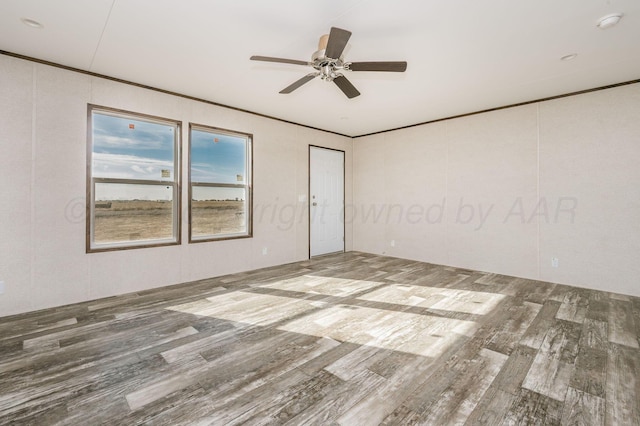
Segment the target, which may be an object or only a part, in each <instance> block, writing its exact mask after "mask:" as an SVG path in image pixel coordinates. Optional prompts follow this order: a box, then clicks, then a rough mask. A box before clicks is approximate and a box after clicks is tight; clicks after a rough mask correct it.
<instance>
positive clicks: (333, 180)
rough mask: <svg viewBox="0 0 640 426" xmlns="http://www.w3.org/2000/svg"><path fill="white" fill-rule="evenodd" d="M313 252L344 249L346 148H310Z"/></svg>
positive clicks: (314, 253)
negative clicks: (342, 149)
mask: <svg viewBox="0 0 640 426" xmlns="http://www.w3.org/2000/svg"><path fill="white" fill-rule="evenodd" d="M309 209H310V210H309V218H310V232H309V234H310V235H309V244H310V248H309V253H310V254H311V256H319V255H321V254H327V253H335V252H340V251H344V151H336V150H333V149H325V148H318V147H315V146H311V147H309Z"/></svg>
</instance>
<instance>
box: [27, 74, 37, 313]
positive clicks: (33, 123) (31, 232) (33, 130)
mask: <svg viewBox="0 0 640 426" xmlns="http://www.w3.org/2000/svg"><path fill="white" fill-rule="evenodd" d="M37 77H38V66H37V65H36V64H33V71H32V74H31V78H32V82H31V176H30V182H29V185H30V188H29V189H30V192H31V197H30V200H29V201H30V212H29V214H30V217H29V221H30V225H31V226H30V227H29V250H30V252H31V258H30V259H29V263H30V266H31V267H30V268H29V289H30V293H33V292H32V291H31V290H33V289H34V288H35V266H36V247H35V231H34V229H35V224H36V208H35V204H36V194H35V193H36V138H37V132H36V127H37V126H36V122H37V115H36V114H37V97H38V96H37V94H38V83H37V81H38V78H37ZM29 306H30V310H31V311H32V310H34V307H35V306H36V305H35V303H34V300H33V298H31V297H30V298H29Z"/></svg>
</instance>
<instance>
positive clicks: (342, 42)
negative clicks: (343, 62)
mask: <svg viewBox="0 0 640 426" xmlns="http://www.w3.org/2000/svg"><path fill="white" fill-rule="evenodd" d="M349 37H351V31H347V30H343V29H340V28H336V27H331V32H329V40H328V41H327V48H326V50H325V52H324V55H325V56H326V57H327V58H331V59H339V58H340V56H342V52H343V51H344V48H345V47H347V42H348V41H349Z"/></svg>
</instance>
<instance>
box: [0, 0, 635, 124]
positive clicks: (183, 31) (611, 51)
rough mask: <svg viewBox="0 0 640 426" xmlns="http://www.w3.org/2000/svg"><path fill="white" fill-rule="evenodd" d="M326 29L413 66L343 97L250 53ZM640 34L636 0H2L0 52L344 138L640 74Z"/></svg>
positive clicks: (303, 41) (304, 56)
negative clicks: (31, 23)
mask: <svg viewBox="0 0 640 426" xmlns="http://www.w3.org/2000/svg"><path fill="white" fill-rule="evenodd" d="M613 12H622V13H624V15H625V16H624V18H623V19H622V20H621V21H620V23H619V24H618V25H617V26H615V27H613V28H610V29H607V30H600V29H598V28H597V27H596V21H597V20H598V18H600V17H601V16H603V15H606V14H609V13H613ZM21 18H30V19H33V20H36V21H39V22H41V23H42V24H43V25H44V28H42V29H34V28H30V27H28V26H26V25H24V24H23V23H22V22H21V20H20V19H21ZM332 26H336V27H339V28H344V29H347V30H349V31H351V32H352V33H353V35H352V36H351V39H350V42H349V45H348V46H347V49H346V52H345V59H346V60H347V61H354V62H355V61H385V60H386V61H399V60H406V61H407V62H408V68H407V71H406V72H405V73H375V72H348V73H346V76H347V78H349V80H350V81H351V82H352V83H353V85H354V86H355V87H356V88H357V89H358V90H359V91H360V92H361V93H362V95H361V96H359V97H357V98H354V99H351V100H349V99H347V98H346V97H345V96H344V95H343V94H342V92H340V90H339V89H338V87H336V86H335V85H334V84H331V83H327V82H324V81H322V80H320V79H315V80H313V81H311V82H309V83H307V84H306V85H304V86H302V87H301V88H299V89H298V90H296V91H295V92H293V93H292V94H289V95H281V94H278V92H279V91H280V90H281V89H283V88H284V87H286V86H288V85H289V84H290V83H292V82H294V81H296V80H297V79H299V78H300V77H302V76H304V75H305V74H307V73H309V72H311V71H312V69H311V68H307V67H304V66H298V65H290V64H274V63H264V62H255V61H250V60H249V57H250V56H251V55H263V56H277V57H284V58H289V59H298V60H304V61H307V60H310V59H311V54H312V53H313V52H314V51H315V50H316V49H317V43H318V38H319V37H320V36H321V35H322V34H325V33H328V32H329V29H330V27H332ZM639 41H640V1H638V0H562V1H558V0H519V1H514V0H482V1H478V0H448V1H445V0H439V1H435V0H396V1H393V2H392V1H384V0H359V1H358V0H322V1H313V2H312V1H303V0H268V1H267V0H263V1H259V0H254V1H248V0H244V1H243V0H235V1H234V0H182V1H177V0H173V1H170V0H91V1H86V0H56V1H51V0H2V1H1V2H0V50H4V51H7V52H11V53H15V54H20V55H26V56H29V57H33V58H37V59H41V60H45V61H51V62H54V63H57V64H61V65H65V66H69V67H74V68H78V69H81V70H86V71H90V72H94V73H98V74H103V75H107V76H110V77H115V78H119V79H123V80H127V81H131V82H135V83H140V84H144V85H148V86H152V87H156V88H160V89H164V90H169V91H173V92H177V93H181V94H185V95H189V96H194V97H197V98H201V99H205V100H208V101H212V102H216V103H220V104H225V105H229V106H232V107H235V108H240V109H245V110H249V111H252V112H256V113H260V114H265V115H269V116H272V117H277V118H280V119H284V120H287V121H292V122H295V123H300V124H303V125H307V126H312V127H316V128H320V129H324V130H329V131H333V132H337V133H341V134H344V135H349V136H358V135H363V134H368V133H373V132H377V131H383V130H388V129H393V128H398V127H402V126H407V125H412V124H416V123H422V122H426V121H431V120H436V119H440V118H445V117H451V116H455V115H460V114H465V113H469V112H475V111H480V110H485V109H490V108H496V107H500V106H505V105H510V104H515V103H520V102H525V101H531V100H536V99H541V98H546V97H551V96H556V95H561V94H566V93H571V92H575V91H580V90H585V89H591V88H596V87H601V86H605V85H609V84H615V83H620V82H626V81H630V80H635V79H638V78H640V47H639ZM571 53H577V54H578V56H577V57H576V58H575V59H574V60H571V61H561V60H560V57H562V56H564V55H567V54H571Z"/></svg>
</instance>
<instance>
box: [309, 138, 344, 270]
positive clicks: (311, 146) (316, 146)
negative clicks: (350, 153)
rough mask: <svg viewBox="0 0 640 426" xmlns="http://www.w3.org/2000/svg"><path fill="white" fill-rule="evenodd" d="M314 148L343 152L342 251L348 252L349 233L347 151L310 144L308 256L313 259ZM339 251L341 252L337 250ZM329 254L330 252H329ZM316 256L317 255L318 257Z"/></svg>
mask: <svg viewBox="0 0 640 426" xmlns="http://www.w3.org/2000/svg"><path fill="white" fill-rule="evenodd" d="M312 148H318V149H325V150H327V151H337V152H341V153H342V252H343V253H344V252H346V249H347V233H346V223H345V220H346V214H347V213H346V210H347V209H346V204H347V201H346V200H347V194H346V185H347V181H346V173H347V170H346V163H347V153H346V152H345V151H344V150H342V149H336V148H327V147H326V146H320V145H312V144H309V147H308V148H307V150H308V155H307V157H308V165H307V170H308V175H309V181H308V183H307V202H308V206H307V214H308V217H309V221H308V222H309V224H308V227H307V228H308V233H307V235H308V240H309V251H308V256H309V259H311V149H312ZM336 253H339V252H336ZM327 254H329V253H327ZM318 256H323V255H318ZM318 256H316V257H318Z"/></svg>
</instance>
